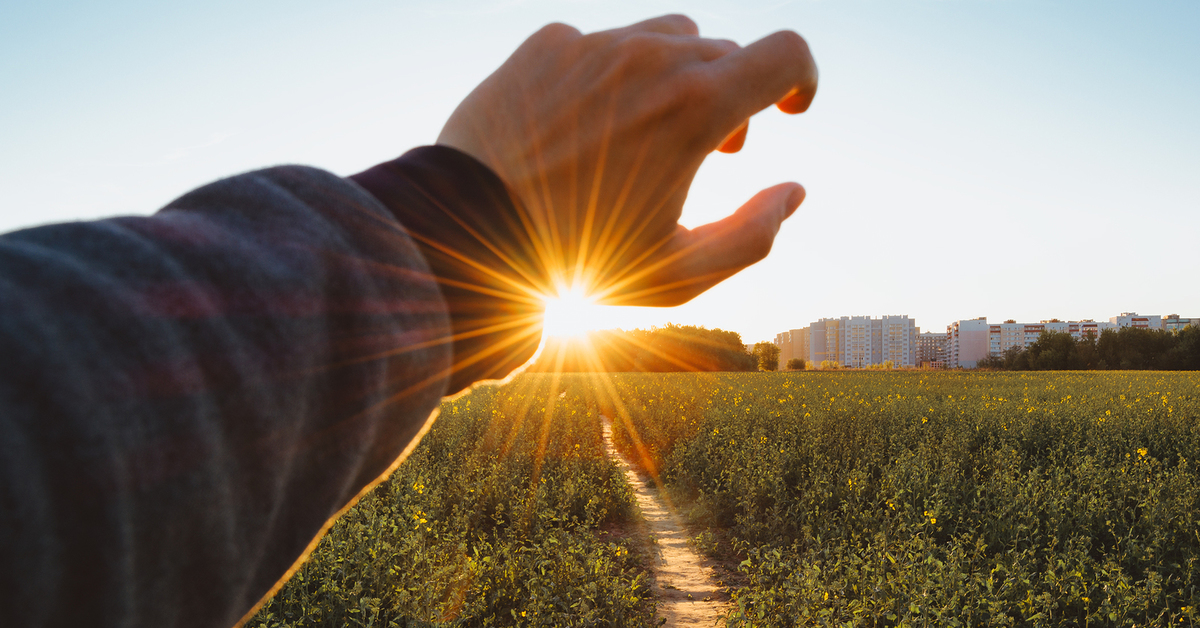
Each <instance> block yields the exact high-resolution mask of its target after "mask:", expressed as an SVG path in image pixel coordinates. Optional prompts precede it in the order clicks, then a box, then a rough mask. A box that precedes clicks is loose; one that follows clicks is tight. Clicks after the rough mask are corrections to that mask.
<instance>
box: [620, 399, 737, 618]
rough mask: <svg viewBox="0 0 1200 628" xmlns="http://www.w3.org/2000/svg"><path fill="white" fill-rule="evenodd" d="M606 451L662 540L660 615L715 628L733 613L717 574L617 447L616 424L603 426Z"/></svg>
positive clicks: (659, 544)
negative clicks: (730, 610)
mask: <svg viewBox="0 0 1200 628" xmlns="http://www.w3.org/2000/svg"><path fill="white" fill-rule="evenodd" d="M604 445H605V447H606V448H607V449H608V455H609V456H611V457H612V458H613V459H614V460H616V461H617V462H618V463H619V464H620V465H621V466H622V467H623V468H624V469H625V478H626V479H627V480H628V481H629V485H630V486H632V487H633V490H634V493H635V494H636V495H637V500H638V506H639V507H640V508H641V510H642V516H643V517H644V518H645V519H646V524H647V525H648V526H649V528H650V533H651V534H653V535H654V538H655V539H657V541H658V542H657V544H656V546H655V550H656V554H657V563H658V564H657V565H655V569H654V576H655V579H656V581H657V590H656V591H655V593H657V594H658V600H659V601H658V614H659V617H663V618H666V623H665V624H664V625H665V626H667V627H668V628H670V627H672V626H716V625H718V624H720V623H721V622H722V619H723V618H724V617H725V614H726V613H727V612H728V610H729V604H728V602H727V600H728V599H729V596H728V595H727V594H726V593H725V592H724V591H723V590H722V589H721V587H718V586H717V584H716V581H715V579H714V578H713V576H712V570H711V569H710V568H709V567H708V566H707V565H706V564H705V561H703V560H702V559H701V558H700V557H699V556H698V555H697V554H696V552H695V550H693V549H692V546H691V545H689V544H688V534H687V531H685V530H684V528H683V526H682V525H680V523H679V520H678V518H677V517H676V516H675V515H674V514H672V513H671V512H670V510H668V509H667V506H666V504H665V503H664V502H663V500H662V499H660V497H659V495H658V489H657V488H656V487H655V486H654V484H653V482H651V481H649V480H646V479H643V478H642V476H641V474H639V473H638V472H637V471H636V470H635V469H634V467H633V465H632V464H630V463H629V461H628V460H626V459H625V457H624V456H622V455H621V454H620V452H618V451H617V450H616V448H615V447H613V442H612V423H611V422H609V421H608V420H605V421H604Z"/></svg>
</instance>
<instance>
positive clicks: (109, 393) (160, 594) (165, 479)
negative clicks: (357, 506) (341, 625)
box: [0, 168, 451, 626]
mask: <svg viewBox="0 0 1200 628" xmlns="http://www.w3.org/2000/svg"><path fill="white" fill-rule="evenodd" d="M0 268H2V269H3V274H2V275H0V276H2V277H3V279H2V280H0V281H2V282H3V283H0V311H2V312H3V317H2V318H0V355H3V359H2V360H0V448H2V451H0V465H3V466H2V467H0V564H2V565H4V569H3V570H0V573H3V575H2V576H0V581H2V582H0V591H3V593H0V600H2V601H3V602H4V606H5V608H6V614H8V616H9V618H10V620H11V621H12V622H13V625H106V624H125V625H129V624H145V625H150V624H154V625H176V626H216V625H231V624H232V623H234V622H235V621H236V620H237V619H239V618H240V617H241V615H242V614H243V613H244V612H246V611H247V610H248V609H249V608H250V606H251V605H253V604H254V602H256V601H257V600H258V599H259V598H260V597H261V596H262V595H263V594H265V593H266V592H267V590H269V588H270V587H271V586H272V585H273V584H274V583H275V581H276V580H277V579H278V578H279V577H280V576H281V575H282V574H283V573H284V572H285V571H286V570H287V568H288V567H289V566H290V565H291V564H292V563H293V562H294V561H295V559H296V558H297V557H298V556H299V555H300V554H301V553H302V552H303V551H304V549H305V547H306V546H307V545H308V544H309V543H310V541H311V540H312V539H313V538H314V536H315V535H316V534H317V533H318V531H319V530H320V529H321V528H322V526H323V525H324V524H325V523H326V521H328V520H329V519H330V517H331V516H332V515H333V514H334V513H336V512H337V511H338V510H339V509H340V508H342V507H343V506H344V505H346V504H347V503H348V502H350V501H351V500H352V499H353V498H354V497H355V496H356V495H357V494H358V493H359V491H360V490H362V489H363V487H364V486H367V485H368V484H369V483H370V482H372V481H373V480H374V479H375V478H377V477H378V476H379V475H380V474H382V473H383V472H384V471H386V470H387V469H388V467H389V466H390V465H391V464H392V463H393V461H395V460H396V458H397V456H399V455H400V453H401V452H402V451H403V450H404V448H405V447H406V446H407V445H408V444H409V443H410V442H412V441H413V439H414V437H415V436H416V435H417V434H418V432H419V430H420V429H421V428H422V426H423V425H424V424H425V422H426V419H427V418H428V417H429V415H430V412H431V411H432V409H433V408H434V407H435V406H436V404H437V402H438V400H439V399H440V397H441V396H442V395H443V393H444V391H445V387H446V381H447V374H448V373H449V371H450V365H451V351H450V345H449V343H447V341H446V340H447V338H448V335H449V333H450V332H449V321H448V318H447V314H446V310H445V302H444V300H443V298H442V297H441V295H440V293H439V291H438V289H437V286H436V284H435V282H434V281H433V279H432V277H431V275H430V273H429V269H428V266H427V265H426V263H425V262H424V259H423V257H422V256H421V255H420V253H419V251H418V250H417V249H416V248H415V247H414V246H413V244H412V242H411V240H410V239H409V238H408V236H407V235H406V234H405V232H404V231H403V230H402V229H401V227H400V226H399V224H398V223H397V222H396V221H395V220H394V218H393V217H392V216H390V215H389V214H388V212H386V211H384V210H383V208H382V207H381V206H380V205H379V203H378V202H377V201H376V200H375V199H374V198H372V197H371V196H370V195H368V194H366V193H364V192H363V191H362V190H361V189H359V188H357V187H356V186H354V185H353V184H350V183H348V182H345V181H343V180H340V179H337V178H336V177H333V176H332V175H329V174H327V173H321V172H319V171H313V170H309V169H301V168H277V169H272V170H267V171H262V172H259V173H251V174H248V175H242V176H240V177H235V178H232V179H228V180H225V181H222V182H218V183H216V184H213V185H210V186H206V187H204V188H201V189H199V190H196V191H194V192H192V193H190V194H188V195H186V196H184V197H182V198H180V199H179V200H177V201H175V202H174V203H172V204H171V205H169V206H168V207H167V208H166V209H164V210H163V211H162V212H160V213H159V214H157V215H155V216H153V217H150V218H123V219H113V220H106V221H99V222H94V223H78V224H67V225H55V226H50V227H44V228H39V229H32V230H27V231H22V232H17V233H13V234H8V235H6V236H4V237H2V238H0Z"/></svg>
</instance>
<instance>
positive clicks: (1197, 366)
mask: <svg viewBox="0 0 1200 628" xmlns="http://www.w3.org/2000/svg"><path fill="white" fill-rule="evenodd" d="M976 368H985V369H996V370H1004V371H1062V370H1159V371H1196V370H1200V327H1197V326H1195V325H1192V326H1189V327H1185V328H1183V329H1182V330H1179V331H1167V330H1159V329H1153V330H1152V329H1140V328H1137V327H1124V328H1121V329H1119V330H1113V329H1106V330H1104V331H1103V332H1102V333H1101V334H1100V337H1099V338H1097V337H1095V336H1090V335H1089V336H1084V337H1083V338H1082V339H1079V340H1076V339H1075V337H1074V336H1072V335H1071V334H1069V333H1067V332H1065V331H1044V332H1042V334H1041V336H1038V339H1037V340H1036V341H1034V342H1033V344H1031V345H1029V347H1028V348H1023V347H1010V348H1008V349H1007V350H1005V351H1004V353H1002V354H1001V355H993V356H988V357H986V358H984V359H982V360H980V361H979V362H978V363H976Z"/></svg>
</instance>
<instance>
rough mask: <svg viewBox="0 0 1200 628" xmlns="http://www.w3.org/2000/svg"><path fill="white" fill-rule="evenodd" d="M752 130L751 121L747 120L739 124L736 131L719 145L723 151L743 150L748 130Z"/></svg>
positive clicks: (734, 151)
mask: <svg viewBox="0 0 1200 628" xmlns="http://www.w3.org/2000/svg"><path fill="white" fill-rule="evenodd" d="M749 130H750V121H749V120H746V121H745V122H743V123H742V126H739V127H738V128H737V130H736V131H734V132H733V133H730V134H729V137H727V138H725V141H723V142H721V145H720V146H718V147H717V150H718V151H721V152H722V153H736V152H738V151H739V150H742V146H744V145H745V144H746V132H747V131H749Z"/></svg>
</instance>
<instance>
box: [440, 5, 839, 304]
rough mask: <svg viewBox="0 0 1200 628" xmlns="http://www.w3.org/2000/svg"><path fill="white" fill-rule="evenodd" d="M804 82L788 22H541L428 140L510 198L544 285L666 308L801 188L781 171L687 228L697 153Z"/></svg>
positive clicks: (753, 242) (798, 92)
mask: <svg viewBox="0 0 1200 628" xmlns="http://www.w3.org/2000/svg"><path fill="white" fill-rule="evenodd" d="M816 89H817V68H816V65H815V64H814V62H813V59H812V56H811V54H810V53H809V50H808V46H807V44H806V43H805V41H804V39H802V38H801V37H800V36H799V35H797V34H796V33H794V32H792V31H780V32H777V33H774V34H772V35H770V36H767V37H764V38H763V39H760V40H758V41H756V42H754V43H753V44H750V45H749V46H746V47H744V48H742V47H739V46H738V45H737V44H735V43H733V42H730V41H726V40H719V39H705V38H702V37H700V36H699V34H698V31H697V28H696V25H695V23H694V22H692V21H691V20H690V19H688V18H687V17H684V16H682V15H668V16H664V17H659V18H655V19H651V20H647V21H645V22H641V23H638V24H634V25H632V26H628V27H625V28H620V29H615V30H609V31H602V32H598V33H591V34H588V35H583V34H581V33H580V32H579V31H578V30H576V29H574V28H572V27H570V26H566V25H564V24H551V25H549V26H546V27H544V28H542V29H541V30H539V31H538V32H537V33H534V34H533V36H531V37H530V38H529V39H528V40H526V41H525V43H523V44H522V45H521V46H520V47H519V48H518V49H517V50H516V52H514V53H513V55H512V56H511V57H509V59H508V60H507V61H506V62H505V63H504V64H503V65H502V66H500V68H499V69H497V70H496V72H495V73H493V74H492V75H491V76H490V77H488V78H487V79H486V80H485V81H484V82H483V83H482V84H480V85H479V86H478V87H477V88H476V89H475V90H474V91H473V92H471V94H470V95H469V96H467V98H466V99H465V100H464V101H463V102H462V104H460V105H459V106H458V108H457V109H456V110H455V111H454V113H453V114H452V115H451V116H450V119H449V120H448V121H447V122H446V126H445V127H444V128H443V129H442V132H441V135H440V136H439V137H438V143H439V144H443V145H447V146H451V147H454V148H456V149H458V150H461V151H463V152H466V153H467V154H469V155H472V156H473V157H475V158H476V159H479V160H480V161H482V162H483V163H484V164H486V165H488V166H489V167H490V168H491V169H492V170H493V171H495V172H496V174H497V175H499V176H500V178H501V179H503V180H504V181H505V183H507V184H508V186H509V187H510V189H511V190H512V191H513V192H514V193H515V194H516V195H517V196H518V197H519V199H520V201H521V204H522V205H523V208H524V209H523V215H522V217H521V220H522V222H523V223H524V228H525V229H526V230H527V231H528V232H529V235H530V241H531V242H532V243H533V246H534V248H535V249H536V250H535V251H532V252H530V254H531V255H533V256H536V257H537V258H538V259H537V263H536V266H537V267H539V268H541V269H543V272H544V273H545V274H546V275H547V276H546V277H542V278H541V280H542V281H543V282H544V283H545V284H547V286H548V287H550V288H551V289H553V288H554V287H565V286H577V287H580V288H582V289H584V290H586V291H588V292H589V293H591V294H592V295H594V296H595V297H597V298H598V299H599V300H601V301H602V302H605V303H610V304H622V305H654V306H670V305H678V304H680V303H684V302H686V301H688V300H690V299H691V298H693V297H695V296H696V295H698V294H700V293H702V292H704V291H705V290H707V289H708V288H710V287H712V286H713V285H715V284H717V283H718V282H720V281H722V280H723V279H725V278H727V277H729V276H731V275H733V274H734V273H736V272H737V271H739V270H741V269H742V268H745V267H746V266H749V265H751V264H753V263H755V262H757V261H758V260H760V259H762V258H763V257H765V256H766V255H767V253H768V252H769V251H770V249H771V244H772V242H773V241H774V239H775V234H776V233H777V232H778V231H779V226H780V224H781V223H782V222H783V220H785V219H786V218H787V217H788V216H790V215H791V214H792V212H794V211H795V209H796V208H797V207H798V206H799V205H800V203H801V202H802V201H803V200H804V188H802V187H801V186H800V185H799V184H796V183H783V184H780V185H776V186H774V187H770V188H767V189H765V190H762V191H761V192H759V193H758V194H756V195H754V196H753V197H752V198H751V199H750V200H749V201H747V202H746V204H745V205H742V207H740V208H739V209H738V210H737V211H736V212H734V213H733V214H732V215H730V216H729V217H727V218H725V219H722V220H719V221H716V222H713V223H710V224H707V225H703V226H701V227H697V228H695V229H690V230H689V229H686V228H684V227H682V226H681V225H679V217H680V214H681V212H682V208H683V203H684V200H685V199H686V197H687V192H688V188H689V187H690V186H691V182H692V179H693V177H694V176H695V174H696V171H697V170H698V169H699V167H700V164H701V163H702V162H703V161H704V158H705V157H706V156H707V155H708V154H709V153H711V152H712V151H713V150H721V151H724V152H737V151H738V150H740V149H741V146H742V143H743V142H744V140H745V137H746V132H747V128H748V123H749V119H750V117H751V116H752V115H754V114H755V113H757V112H759V111H761V110H763V109H765V108H767V107H769V106H770V105H772V104H775V105H777V106H778V107H779V109H781V110H782V111H784V112H787V113H801V112H803V111H805V110H806V109H808V106H809V104H810V103H811V102H812V99H813V96H814V95H815V93H816Z"/></svg>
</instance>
